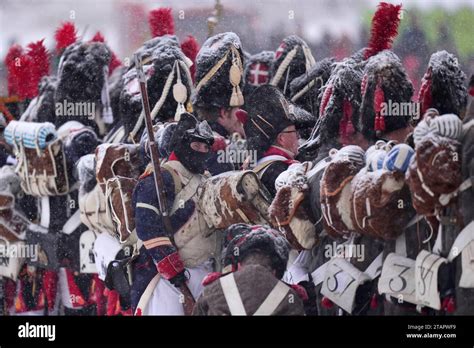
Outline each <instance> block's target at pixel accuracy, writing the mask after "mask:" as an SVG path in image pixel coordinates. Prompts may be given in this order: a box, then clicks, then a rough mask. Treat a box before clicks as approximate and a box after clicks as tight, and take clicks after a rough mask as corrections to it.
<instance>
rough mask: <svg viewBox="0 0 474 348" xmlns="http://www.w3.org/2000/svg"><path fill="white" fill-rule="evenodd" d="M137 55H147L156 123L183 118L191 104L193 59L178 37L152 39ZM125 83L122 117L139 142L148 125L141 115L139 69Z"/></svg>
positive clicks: (131, 73) (133, 136)
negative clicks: (185, 53) (187, 53)
mask: <svg viewBox="0 0 474 348" xmlns="http://www.w3.org/2000/svg"><path fill="white" fill-rule="evenodd" d="M136 54H138V55H140V54H143V56H142V62H143V63H144V64H145V65H144V66H143V71H144V73H145V75H146V77H147V90H148V98H149V103H150V108H152V117H153V120H154V122H157V121H162V122H165V121H168V120H170V119H174V118H177V117H179V115H180V114H181V113H182V112H184V111H185V108H184V106H185V105H186V104H187V103H188V102H189V99H190V95H191V88H192V79H191V74H190V71H189V59H188V58H187V57H186V56H185V55H184V54H183V52H182V51H181V49H180V47H179V44H178V40H177V39H176V37H175V36H169V35H165V36H162V37H158V38H155V39H152V40H150V41H148V42H146V43H145V44H144V45H143V47H141V48H140V49H139V50H138V51H137V53H136ZM122 83H123V88H122V92H121V94H120V115H121V118H122V122H123V124H124V126H125V131H126V133H127V134H128V133H131V134H130V135H131V137H132V138H134V139H135V140H137V141H138V137H139V136H140V134H141V130H143V127H144V124H145V123H144V117H143V115H141V111H142V100H141V93H140V87H139V83H138V76H137V70H136V68H135V66H133V67H131V69H130V70H129V71H128V72H127V73H126V74H125V75H124V76H123V81H122ZM178 86H184V88H181V87H178ZM178 92H179V93H178Z"/></svg>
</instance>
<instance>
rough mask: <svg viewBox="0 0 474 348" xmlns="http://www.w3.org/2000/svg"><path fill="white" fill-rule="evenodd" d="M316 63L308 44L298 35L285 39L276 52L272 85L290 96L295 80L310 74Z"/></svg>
mask: <svg viewBox="0 0 474 348" xmlns="http://www.w3.org/2000/svg"><path fill="white" fill-rule="evenodd" d="M315 63H316V61H315V60H314V57H313V55H312V54H311V50H310V49H309V47H308V45H307V44H306V42H305V41H304V40H303V39H301V38H300V37H298V36H296V35H290V36H288V37H286V38H285V39H283V41H282V43H281V44H280V46H279V47H278V49H277V50H276V52H275V60H274V61H273V66H272V80H271V81H270V84H271V85H272V86H277V87H278V88H280V90H282V91H284V93H285V95H286V96H289V95H290V88H289V86H290V83H291V82H292V81H293V79H295V78H297V77H299V76H301V75H303V74H304V73H306V72H308V71H309V70H310V69H311V67H312V66H313V65H314V64H315ZM285 87H286V90H285Z"/></svg>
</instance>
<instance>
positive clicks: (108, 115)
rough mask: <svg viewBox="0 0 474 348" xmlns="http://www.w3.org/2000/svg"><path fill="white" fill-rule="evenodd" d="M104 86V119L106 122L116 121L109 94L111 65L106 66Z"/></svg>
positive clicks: (102, 93)
mask: <svg viewBox="0 0 474 348" xmlns="http://www.w3.org/2000/svg"><path fill="white" fill-rule="evenodd" d="M103 71H104V86H103V87H102V92H101V99H102V120H103V121H104V123H105V124H112V123H114V114H113V112H112V107H111V106H110V94H109V81H108V76H109V67H108V66H104V70H103Z"/></svg>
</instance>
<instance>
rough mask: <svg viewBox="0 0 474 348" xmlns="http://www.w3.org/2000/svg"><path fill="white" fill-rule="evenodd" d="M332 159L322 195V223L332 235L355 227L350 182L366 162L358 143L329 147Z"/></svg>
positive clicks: (349, 231)
mask: <svg viewBox="0 0 474 348" xmlns="http://www.w3.org/2000/svg"><path fill="white" fill-rule="evenodd" d="M329 155H330V156H331V162H330V163H329V164H328V166H327V167H326V169H325V170H324V173H323V176H322V178H321V186H320V197H321V211H322V213H323V224H324V229H325V230H326V232H327V233H328V234H329V235H330V236H331V237H333V238H341V237H344V236H347V235H348V234H349V233H351V232H352V231H354V226H353V224H352V219H351V213H350V211H351V201H350V198H351V193H352V189H351V185H352V184H351V182H352V179H353V178H354V176H355V175H356V174H357V173H358V172H359V171H360V169H361V168H362V167H363V166H364V151H363V150H362V149H361V148H360V147H359V146H355V145H349V146H345V147H343V148H342V149H340V150H339V151H337V150H335V149H333V150H331V151H330V153H329Z"/></svg>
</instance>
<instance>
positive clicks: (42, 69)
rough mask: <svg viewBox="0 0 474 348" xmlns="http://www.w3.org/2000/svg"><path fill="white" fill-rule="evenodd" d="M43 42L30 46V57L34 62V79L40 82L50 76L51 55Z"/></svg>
mask: <svg viewBox="0 0 474 348" xmlns="http://www.w3.org/2000/svg"><path fill="white" fill-rule="evenodd" d="M43 41H44V39H43V40H39V41H37V42H32V43H30V44H29V45H28V49H29V51H28V55H29V56H30V57H31V58H32V61H33V71H32V73H33V74H34V79H37V81H38V82H39V80H40V79H41V78H42V77H43V76H46V75H48V74H49V53H48V51H47V50H46V47H44V43H43Z"/></svg>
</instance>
